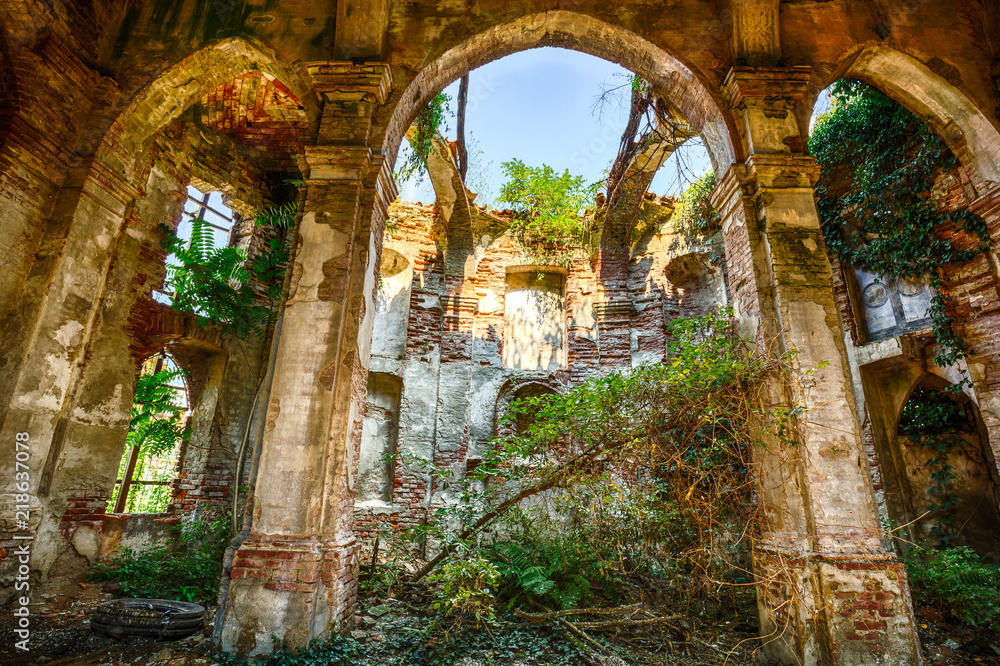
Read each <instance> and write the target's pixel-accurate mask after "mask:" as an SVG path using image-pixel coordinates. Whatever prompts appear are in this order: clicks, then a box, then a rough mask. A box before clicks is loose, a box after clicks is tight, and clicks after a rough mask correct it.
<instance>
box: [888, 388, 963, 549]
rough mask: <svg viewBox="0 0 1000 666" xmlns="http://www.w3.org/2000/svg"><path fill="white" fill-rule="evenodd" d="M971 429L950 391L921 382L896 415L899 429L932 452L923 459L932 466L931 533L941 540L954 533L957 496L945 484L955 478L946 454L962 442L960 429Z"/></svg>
mask: <svg viewBox="0 0 1000 666" xmlns="http://www.w3.org/2000/svg"><path fill="white" fill-rule="evenodd" d="M971 429H972V428H971V422H970V417H969V414H968V413H967V412H966V410H965V408H963V407H962V405H960V404H959V403H958V402H956V400H955V399H954V396H953V395H949V394H948V393H945V392H941V391H933V390H931V389H929V388H925V387H923V386H919V387H917V388H916V389H915V390H914V391H913V393H912V395H911V396H910V399H909V400H907V401H906V404H905V405H904V406H903V413H902V414H901V416H900V419H899V433H900V434H901V435H906V436H907V437H910V438H911V439H912V440H913V441H914V442H915V443H916V444H918V445H919V446H920V447H922V448H924V449H926V450H927V451H930V452H931V454H932V457H931V458H930V459H929V460H928V461H927V463H926V464H927V466H928V467H930V468H931V469H932V470H933V471H932V472H931V478H933V479H934V485H933V486H932V487H931V488H930V494H931V495H934V496H935V498H936V500H937V501H936V503H935V504H934V505H933V507H934V509H935V511H936V513H937V515H936V516H935V518H936V523H935V525H934V527H933V528H932V529H931V534H932V535H933V536H935V537H936V538H938V540H939V541H941V542H947V541H949V540H951V539H954V537H955V535H954V533H953V532H952V530H951V529H950V527H951V526H952V524H953V523H954V520H955V516H954V514H953V513H952V512H951V510H952V509H953V508H954V507H956V506H957V505H958V504H959V499H958V497H956V496H955V495H954V494H952V493H950V492H949V488H948V484H949V483H950V482H951V481H952V480H953V479H954V473H953V470H952V467H951V464H950V463H949V462H948V456H949V454H951V453H952V452H953V451H955V450H956V449H959V448H961V447H962V446H964V445H965V440H964V439H963V438H962V436H961V433H963V432H968V431H970V430H971Z"/></svg>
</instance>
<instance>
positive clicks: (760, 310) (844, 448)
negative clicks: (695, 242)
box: [713, 68, 919, 665]
mask: <svg viewBox="0 0 1000 666" xmlns="http://www.w3.org/2000/svg"><path fill="white" fill-rule="evenodd" d="M808 79H809V71H808V69H804V68H795V69H792V70H785V69H750V68H738V69H736V70H733V71H732V72H730V74H729V76H728V77H727V80H726V86H725V90H726V93H727V95H728V97H729V101H730V103H731V105H732V107H733V109H734V111H735V113H736V115H737V117H738V118H739V119H740V121H741V122H742V127H741V133H742V134H743V136H744V138H745V140H746V144H747V153H748V154H749V155H750V157H749V158H748V159H747V161H746V163H745V164H737V165H734V166H733V167H731V168H730V170H729V171H728V172H727V173H726V174H724V175H723V176H722V178H721V179H720V182H719V185H718V186H717V187H716V190H715V192H714V193H713V201H714V203H715V205H716V208H717V209H718V210H719V211H720V213H721V214H722V216H723V237H724V242H725V247H726V255H727V259H728V263H729V270H730V280H731V284H732V291H733V302H734V307H735V308H736V311H737V316H738V318H739V320H740V322H741V326H742V328H743V332H744V333H745V334H748V335H752V336H755V337H756V338H757V339H758V340H760V341H761V342H762V343H764V344H768V345H770V346H771V348H772V349H773V351H774V352H775V353H782V352H785V351H794V352H795V354H794V356H793V357H792V358H791V360H790V368H789V375H788V376H787V377H786V378H782V377H777V376H776V377H775V378H774V380H773V381H772V383H771V399H772V401H773V402H774V404H775V405H776V407H779V406H789V405H796V406H801V407H803V408H804V409H805V411H804V413H803V415H802V416H800V417H799V418H797V419H795V420H794V421H793V422H792V424H791V425H792V432H791V437H790V439H792V440H796V441H797V442H798V443H797V444H792V445H782V443H781V442H778V441H772V442H770V443H769V445H768V447H767V448H766V450H765V449H763V448H762V450H760V451H758V452H757V458H756V461H755V463H756V464H755V468H756V474H757V477H758V478H757V481H758V483H759V497H760V501H761V502H762V504H763V507H762V508H763V521H762V524H761V525H760V532H761V535H760V541H759V542H758V546H757V548H756V552H755V553H754V566H755V570H756V572H757V574H758V576H760V577H761V579H762V583H761V584H760V586H759V588H758V610H759V613H760V618H761V631H762V635H763V636H766V637H769V638H771V639H772V640H770V641H769V642H768V643H767V644H766V647H765V651H766V652H767V653H768V656H769V657H770V658H771V659H773V660H775V661H776V662H778V663H796V664H845V665H846V664H870V663H874V661H875V660H877V659H879V658H883V659H888V660H890V661H891V663H894V664H917V663H919V647H918V641H917V638H916V634H915V631H914V622H913V614H912V608H911V606H910V601H909V588H908V585H907V582H906V572H905V569H904V568H903V566H902V565H901V564H900V563H899V562H898V561H897V560H896V558H895V556H894V554H892V553H890V552H887V551H886V550H885V549H884V548H883V546H882V540H881V538H880V531H879V530H880V528H879V523H878V518H877V513H876V509H875V505H874V500H873V493H872V490H871V487H870V486H871V482H870V479H869V477H868V475H867V472H866V470H865V468H864V462H865V451H864V442H863V439H862V437H861V434H860V432H861V430H860V427H859V422H858V416H857V414H856V413H855V404H856V403H855V400H854V396H853V392H852V390H853V389H852V385H851V381H850V374H849V367H848V361H847V356H846V351H845V349H844V346H843V336H842V334H841V331H840V326H839V323H838V318H837V309H836V303H835V301H834V295H833V288H832V281H831V268H830V262H829V260H828V258H827V253H826V246H825V244H824V242H823V235H822V232H821V230H820V225H819V216H818V214H817V212H816V207H815V202H814V198H813V187H814V185H815V182H816V178H817V176H818V173H819V169H818V167H817V165H816V164H815V161H814V160H813V159H812V158H810V157H807V156H805V155H803V154H802V146H803V141H802V139H801V137H800V136H799V129H798V125H797V123H796V119H795V107H796V105H797V104H798V102H799V101H800V100H801V99H802V97H803V96H804V94H805V85H806V82H807V81H808Z"/></svg>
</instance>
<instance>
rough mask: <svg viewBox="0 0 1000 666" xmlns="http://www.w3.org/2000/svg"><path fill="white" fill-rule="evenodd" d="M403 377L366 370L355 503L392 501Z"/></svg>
mask: <svg viewBox="0 0 1000 666" xmlns="http://www.w3.org/2000/svg"><path fill="white" fill-rule="evenodd" d="M402 393H403V381H402V380H401V379H400V378H399V377H396V376H395V375H390V374H387V373H384V372H370V373H368V397H367V399H366V401H365V421H364V425H363V426H362V430H361V447H360V452H359V457H358V482H357V495H356V498H357V503H358V504H360V505H362V506H363V505H365V504H382V503H390V502H392V489H393V469H394V463H393V462H392V461H391V456H392V455H394V454H395V453H396V441H397V436H398V431H399V403H400V399H401V397H402Z"/></svg>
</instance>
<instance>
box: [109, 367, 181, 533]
mask: <svg viewBox="0 0 1000 666" xmlns="http://www.w3.org/2000/svg"><path fill="white" fill-rule="evenodd" d="M165 369H170V370H176V371H177V372H178V373H179V374H178V375H177V377H176V378H175V379H173V380H171V381H170V382H168V383H167V384H166V386H167V387H169V388H171V389H173V391H174V392H175V394H176V395H177V396H178V399H179V401H180V402H181V403H182V405H178V407H182V408H183V412H182V413H181V417H180V421H181V424H182V426H181V427H182V433H183V432H185V431H186V430H187V428H188V425H189V421H190V413H191V399H190V391H189V387H188V385H187V381H186V380H185V377H184V372H183V370H182V369H181V368H180V366H178V365H177V363H176V362H175V361H174V360H173V359H172V358H171V357H170V356H169V355H168V354H167V353H166V351H165V350H161V351H159V352H157V353H155V354H153V355H152V356H150V357H149V358H148V359H146V361H145V362H144V363H143V364H142V369H141V370H140V373H141V374H142V375H152V374H157V373H159V372H161V371H163V370H165ZM133 409H134V405H133ZM183 440H184V434H182V435H181V436H180V437H179V438H178V439H177V441H176V444H175V446H174V448H173V449H171V450H170V451H169V452H166V453H164V454H160V455H149V456H148V457H146V458H145V459H143V454H142V446H141V445H133V446H131V447H129V446H128V445H127V444H126V448H125V450H124V451H123V453H122V459H121V461H120V462H119V465H118V474H117V475H116V477H117V478H116V480H115V486H114V489H113V490H112V493H111V496H110V497H109V498H108V504H109V505H112V506H113V509H112V511H111V512H110V513H113V514H126V515H136V514H160V513H166V512H168V510H169V508H170V505H171V503H172V500H173V497H172V496H171V494H170V492H169V488H170V485H171V483H173V481H174V480H175V478H176V470H177V466H178V463H179V462H180V457H181V454H182V450H183V447H182V442H183ZM149 463H152V465H150V464H149ZM137 475H138V476H139V477H143V478H136V476H137ZM150 476H152V477H155V478H145V477H150ZM168 477H169V478H168ZM137 487H142V488H143V490H144V492H143V493H142V494H137V493H136V492H135V491H136V490H137ZM150 489H153V490H150ZM157 489H159V490H158V491H157ZM161 505H162V506H161ZM150 509H152V510H150Z"/></svg>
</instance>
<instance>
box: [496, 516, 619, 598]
mask: <svg viewBox="0 0 1000 666" xmlns="http://www.w3.org/2000/svg"><path fill="white" fill-rule="evenodd" d="M541 522H544V521H541ZM483 552H484V554H485V555H486V556H487V557H488V558H489V559H490V560H492V561H493V562H494V563H495V564H496V566H497V569H498V570H499V572H500V575H501V576H502V580H503V583H502V585H501V586H500V597H501V598H502V599H503V600H505V601H507V602H508V604H509V605H510V606H513V605H514V604H515V603H517V602H519V601H522V600H529V601H539V602H541V603H543V604H545V605H547V606H555V607H557V608H559V609H560V610H567V609H570V608H580V607H582V606H584V605H586V603H587V602H588V601H589V600H590V598H591V593H592V591H593V588H594V587H595V585H598V586H600V587H602V588H603V587H604V584H605V583H606V582H607V581H608V579H609V577H610V576H609V574H610V570H609V569H608V568H607V567H606V566H605V563H604V560H603V558H602V557H601V555H600V554H599V553H597V552H596V551H595V550H594V549H593V548H592V547H591V546H590V544H589V543H588V539H587V538H586V535H583V534H579V533H560V532H557V531H549V530H537V529H531V528H530V527H529V526H528V525H526V524H522V526H521V529H520V530H518V531H514V532H511V533H510V534H508V538H507V540H503V541H497V542H495V543H492V544H488V545H486V546H484V547H483Z"/></svg>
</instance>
